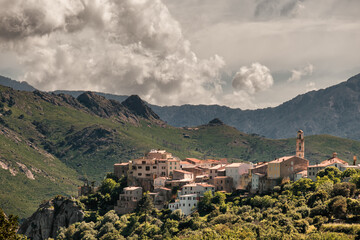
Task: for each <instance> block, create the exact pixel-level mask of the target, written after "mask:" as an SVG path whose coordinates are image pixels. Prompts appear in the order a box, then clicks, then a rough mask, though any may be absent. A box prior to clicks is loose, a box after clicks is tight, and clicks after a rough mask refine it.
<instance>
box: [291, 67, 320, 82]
mask: <svg viewBox="0 0 360 240" xmlns="http://www.w3.org/2000/svg"><path fill="white" fill-rule="evenodd" d="M313 71H314V66H313V65H312V64H308V65H306V66H305V67H303V68H301V69H293V70H292V71H291V73H292V74H291V77H290V78H289V79H288V82H295V81H299V80H300V79H301V78H302V77H305V76H311V75H312V73H313Z"/></svg>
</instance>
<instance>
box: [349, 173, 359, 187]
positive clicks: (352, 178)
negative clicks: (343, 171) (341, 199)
mask: <svg viewBox="0 0 360 240" xmlns="http://www.w3.org/2000/svg"><path fill="white" fill-rule="evenodd" d="M350 182H352V183H354V184H355V185H356V188H358V189H359V188H360V174H359V173H358V174H355V175H352V176H351V178H350Z"/></svg>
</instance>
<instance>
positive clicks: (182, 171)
mask: <svg viewBox="0 0 360 240" xmlns="http://www.w3.org/2000/svg"><path fill="white" fill-rule="evenodd" d="M174 172H179V173H185V174H192V172H188V171H184V170H174Z"/></svg>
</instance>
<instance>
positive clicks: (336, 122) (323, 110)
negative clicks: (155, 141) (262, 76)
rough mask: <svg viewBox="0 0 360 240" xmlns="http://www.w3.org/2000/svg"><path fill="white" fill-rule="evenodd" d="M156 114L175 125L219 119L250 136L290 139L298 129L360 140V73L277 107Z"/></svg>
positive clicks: (207, 108) (174, 108)
mask: <svg viewBox="0 0 360 240" xmlns="http://www.w3.org/2000/svg"><path fill="white" fill-rule="evenodd" d="M153 109H154V111H155V112H156V113H157V114H158V115H159V116H160V117H161V118H162V119H163V120H164V121H166V122H167V123H168V124H170V125H173V126H194V125H199V124H203V123H206V122H208V121H209V120H211V119H213V118H220V119H222V121H224V123H226V124H228V125H230V126H234V127H236V128H237V129H238V130H240V131H243V132H247V133H257V134H260V135H263V136H266V137H269V138H287V137H291V136H292V133H293V132H294V131H296V129H299V128H301V129H303V130H304V131H305V132H306V133H307V134H309V135H312V134H331V135H335V136H339V137H345V138H351V139H356V140H359V139H360V130H359V129H360V128H359V120H360V74H358V75H356V76H354V77H351V78H350V79H349V80H348V81H346V82H343V83H340V84H338V85H335V86H332V87H329V88H326V89H321V90H318V91H311V92H308V93H306V94H302V95H299V96H297V97H295V98H294V99H292V100H290V101H288V102H285V103H283V104H281V105H280V106H277V107H274V108H265V109H258V110H241V109H232V108H228V107H224V106H217V105H212V106H205V105H196V106H194V105H184V106H169V107H156V106H153Z"/></svg>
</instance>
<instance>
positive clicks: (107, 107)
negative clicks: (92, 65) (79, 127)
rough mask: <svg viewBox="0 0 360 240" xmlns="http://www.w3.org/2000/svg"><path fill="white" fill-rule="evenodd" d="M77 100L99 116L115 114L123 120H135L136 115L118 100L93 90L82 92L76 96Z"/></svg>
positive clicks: (104, 116) (105, 116)
mask: <svg viewBox="0 0 360 240" xmlns="http://www.w3.org/2000/svg"><path fill="white" fill-rule="evenodd" d="M77 100H78V101H79V102H80V103H81V104H82V105H84V106H85V107H86V108H88V109H89V110H90V111H91V112H92V113H94V114H96V115H98V116H100V117H103V118H109V117H112V116H116V117H119V118H120V119H121V120H123V121H130V122H137V117H136V116H134V114H133V113H132V112H131V111H129V110H128V109H127V108H126V107H124V106H123V105H122V104H121V103H119V102H118V101H115V100H108V99H106V98H105V97H103V96H100V95H97V94H95V93H93V92H84V93H83V94H81V95H79V96H78V97H77Z"/></svg>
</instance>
